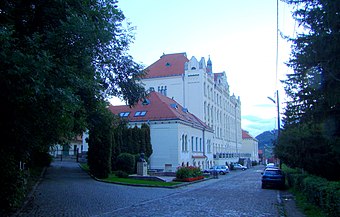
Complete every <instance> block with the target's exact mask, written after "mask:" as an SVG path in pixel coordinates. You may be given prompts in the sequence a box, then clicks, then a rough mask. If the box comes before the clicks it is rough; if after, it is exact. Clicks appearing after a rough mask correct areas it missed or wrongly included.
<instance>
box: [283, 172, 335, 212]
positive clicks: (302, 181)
mask: <svg viewBox="0 0 340 217" xmlns="http://www.w3.org/2000/svg"><path fill="white" fill-rule="evenodd" d="M287 181H288V185H289V187H293V188H294V189H296V190H298V191H300V192H302V193H303V194H304V195H305V196H306V198H307V199H308V201H309V202H310V203H311V204H313V205H315V206H318V207H320V208H321V209H322V211H324V212H325V213H326V214H327V215H328V216H332V217H333V216H340V182H339V181H338V182H335V181H328V180H327V179H324V178H321V177H317V176H312V175H308V174H289V173H288V174H287Z"/></svg>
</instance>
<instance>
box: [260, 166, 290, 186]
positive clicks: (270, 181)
mask: <svg viewBox="0 0 340 217" xmlns="http://www.w3.org/2000/svg"><path fill="white" fill-rule="evenodd" d="M285 180H286V179H285V175H284V173H283V171H282V170H281V169H279V168H271V167H269V168H266V169H265V170H264V172H263V174H262V188H269V187H272V188H281V189H284V188H285Z"/></svg>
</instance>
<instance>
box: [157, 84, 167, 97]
mask: <svg viewBox="0 0 340 217" xmlns="http://www.w3.org/2000/svg"><path fill="white" fill-rule="evenodd" d="M158 92H160V93H161V94H162V95H164V96H166V95H167V87H166V86H158Z"/></svg>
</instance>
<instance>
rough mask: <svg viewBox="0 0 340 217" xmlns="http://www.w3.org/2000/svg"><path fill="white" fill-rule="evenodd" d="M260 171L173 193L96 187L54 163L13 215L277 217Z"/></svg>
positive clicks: (273, 193) (71, 166)
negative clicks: (21, 206) (26, 200)
mask: <svg viewBox="0 0 340 217" xmlns="http://www.w3.org/2000/svg"><path fill="white" fill-rule="evenodd" d="M260 177H261V169H249V170H247V171H232V172H231V173H230V174H227V175H225V176H219V178H218V179H210V180H207V181H203V182H200V183H195V184H192V185H187V186H183V187H179V188H175V189H167V188H146V187H133V186H123V185H115V184H108V183H102V182H97V181H95V180H93V179H92V178H90V177H89V176H88V175H87V174H86V173H85V172H83V171H82V170H81V169H80V168H79V167H78V165H77V164H76V163H75V162H53V163H52V166H51V167H49V168H48V169H47V171H46V173H45V176H44V178H43V180H42V182H41V183H40V184H39V186H38V187H37V189H36V191H35V192H34V194H33V196H32V197H31V199H30V200H29V202H28V203H27V204H26V206H25V207H24V208H23V209H22V210H21V211H20V212H19V213H17V216H103V217H108V216H196V217H197V216H232V217H233V216H235V217H236V216H237V217H241V216H242V217H248V216H249V217H266V216H268V217H269V216H270V217H272V216H280V215H279V212H278V200H277V197H278V191H277V190H268V189H266V190H263V189H261V184H260V179H261V178H260Z"/></svg>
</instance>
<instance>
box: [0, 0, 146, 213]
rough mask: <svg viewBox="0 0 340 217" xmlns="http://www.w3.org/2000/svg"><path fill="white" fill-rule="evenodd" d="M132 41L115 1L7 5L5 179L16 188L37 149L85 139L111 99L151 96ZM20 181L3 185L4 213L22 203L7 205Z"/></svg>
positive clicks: (3, 12) (3, 10)
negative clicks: (92, 117) (99, 108)
mask: <svg viewBox="0 0 340 217" xmlns="http://www.w3.org/2000/svg"><path fill="white" fill-rule="evenodd" d="M132 39H133V35H132V33H131V31H130V29H129V27H128V26H126V25H124V15H123V13H122V11H120V10H119V9H118V8H117V5H116V1H115V0H111V1H110V0H109V1H106V0H86V1H75V0H60V1H55V0H2V1H1V2H0V47H1V48H0V65H1V67H0V101H1V104H2V106H1V107H0V137H1V138H2V144H1V146H0V154H1V156H0V159H1V162H2V161H4V162H7V161H10V163H6V165H5V164H2V163H0V173H1V174H2V176H3V177H5V178H4V180H7V181H9V180H12V183H16V179H17V178H18V177H19V176H20V174H19V173H18V172H16V171H19V170H18V168H17V165H19V162H20V161H22V162H28V161H30V158H31V156H32V155H31V153H32V152H33V151H36V150H38V151H43V152H46V151H47V150H48V148H49V146H50V145H52V144H55V143H58V142H61V141H63V140H67V139H69V138H72V137H74V136H75V135H77V134H79V133H81V132H82V131H83V130H84V129H85V128H86V127H88V124H89V121H90V119H89V118H88V117H89V116H90V114H91V113H92V112H94V108H96V107H97V106H96V104H97V103H98V102H101V101H103V100H104V99H105V98H106V97H109V96H112V95H115V96H119V97H121V98H123V99H124V100H125V101H127V102H128V103H129V104H133V103H134V102H136V101H137V100H138V98H139V97H140V96H141V95H143V94H144V90H143V88H142V87H141V86H140V85H138V84H136V81H137V80H138V79H139V77H140V76H141V75H142V74H143V73H142V66H141V65H139V64H136V63H135V62H134V61H133V59H132V57H131V56H129V55H128V53H127V51H128V47H129V43H130V42H131V40H132ZM8 166H9V167H8ZM12 183H5V184H2V185H1V187H0V192H1V195H0V198H1V199H0V202H1V207H10V206H15V205H16V204H15V203H13V201H12V202H11V201H9V200H7V199H8V198H11V196H12V194H13V192H15V191H16V189H20V188H19V187H14V188H13V189H14V190H13V189H12V190H9V189H11V187H10V186H13V185H11V184H12ZM4 192H5V193H4ZM6 192H7V193H6Z"/></svg>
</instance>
